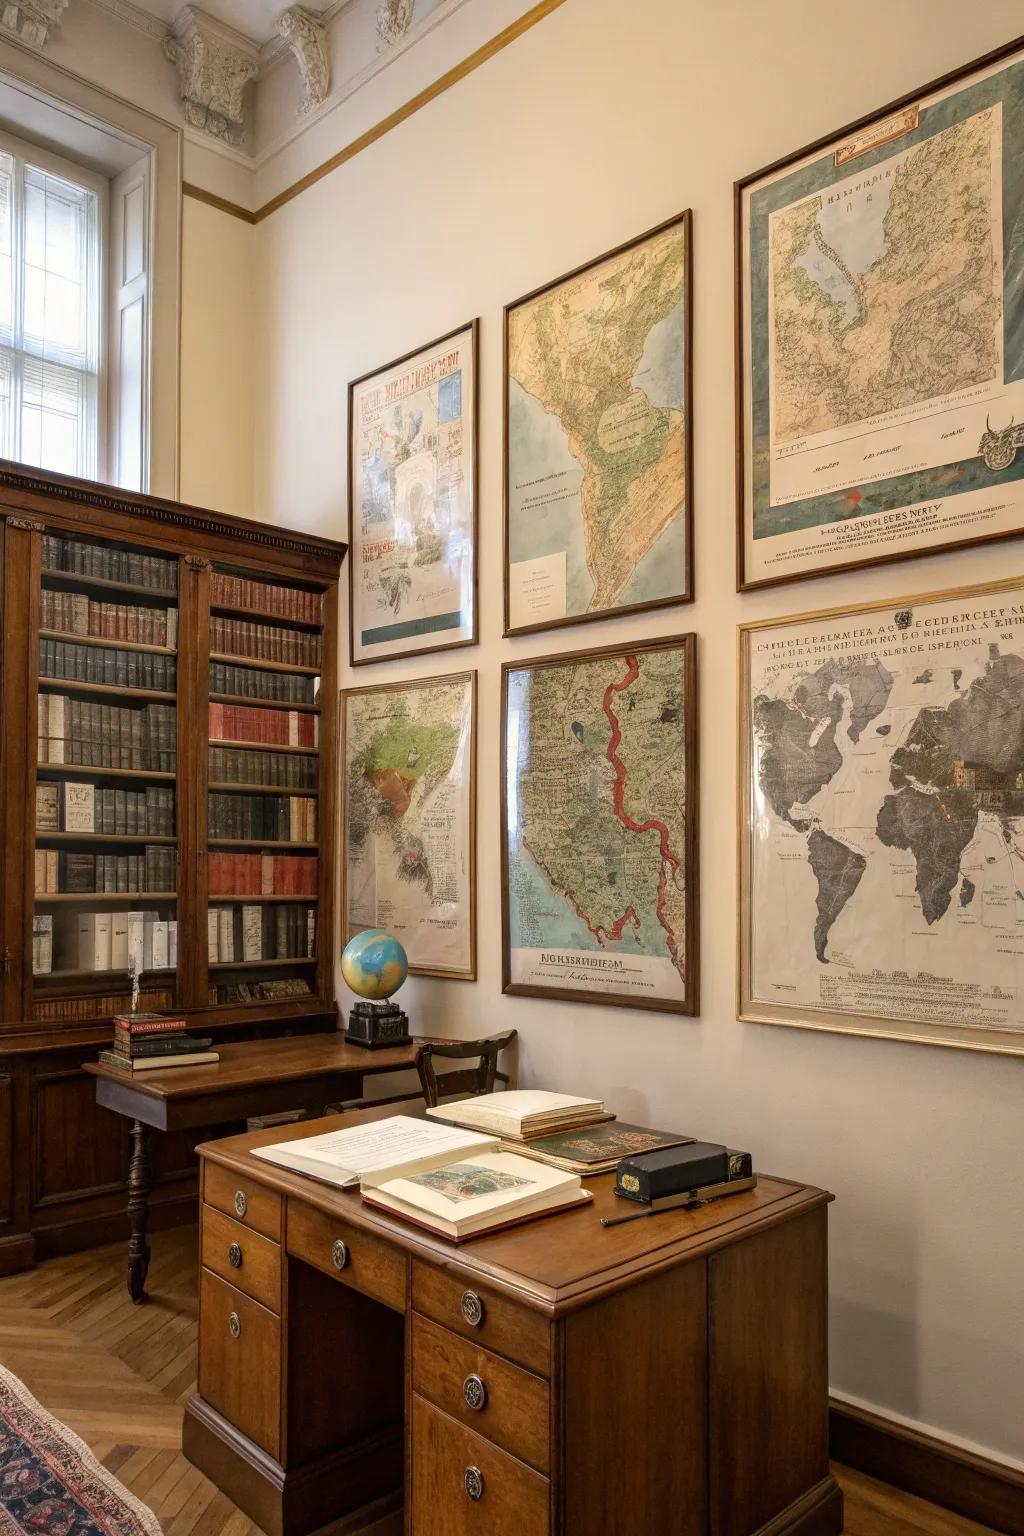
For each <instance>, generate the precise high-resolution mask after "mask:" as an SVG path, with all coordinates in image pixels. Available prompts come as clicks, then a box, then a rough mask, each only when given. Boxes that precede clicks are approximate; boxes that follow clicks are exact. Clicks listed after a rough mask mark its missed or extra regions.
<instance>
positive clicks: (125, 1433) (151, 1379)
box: [0, 1227, 993, 1536]
mask: <svg viewBox="0 0 1024 1536" xmlns="http://www.w3.org/2000/svg"><path fill="white" fill-rule="evenodd" d="M124 1278H125V1250H124V1247H123V1246H122V1245H117V1246H113V1247H107V1248H96V1249H93V1250H92V1251H91V1252H89V1253H80V1254H75V1255H73V1256H72V1257H71V1258H66V1259H52V1260H50V1261H49V1262H48V1263H46V1264H42V1265H40V1266H39V1268H38V1269H34V1270H30V1271H28V1272H26V1273H25V1274H21V1275H13V1276H10V1277H8V1278H6V1279H2V1280H0V1363H2V1364H3V1365H5V1366H6V1367H7V1368H8V1370H11V1371H13V1372H14V1374H15V1375H16V1376H18V1377H20V1378H21V1380H22V1381H24V1382H25V1384H26V1385H27V1386H28V1388H29V1390H30V1391H31V1392H33V1393H34V1394H35V1396H36V1397H37V1398H38V1399H39V1401H40V1402H41V1403H42V1404H43V1406H44V1407H45V1408H47V1409H49V1411H50V1412H51V1413H52V1414H54V1415H55V1416H56V1417H57V1418H58V1419H61V1420H62V1421H63V1422H64V1423H65V1424H68V1425H70V1427H71V1428H72V1429H74V1430H75V1431H76V1432H77V1433H78V1434H79V1435H81V1437H82V1439H83V1440H85V1441H86V1442H87V1444H88V1445H90V1446H91V1447H92V1449H93V1451H94V1452H95V1454H96V1455H97V1456H98V1457H99V1458H100V1460H101V1461H102V1462H103V1463H104V1465H105V1466H107V1467H108V1468H109V1469H110V1471H111V1472H114V1473H116V1475H117V1476H118V1477H119V1478H120V1479H121V1481H122V1482H123V1483H125V1484H126V1485H127V1487H128V1488H130V1489H131V1490H132V1492H133V1493H135V1494H136V1495H137V1496H138V1497H139V1498H140V1499H142V1500H144V1501H145V1503H146V1504H148V1505H149V1507H150V1508H151V1509H152V1510H153V1511H154V1513H155V1514H156V1515H157V1518H158V1519H159V1520H160V1523H161V1525H162V1526H163V1528H164V1531H165V1533H166V1536H260V1532H259V1531H258V1529H257V1527H256V1526H254V1525H253V1523H252V1521H251V1520H249V1519H248V1517H247V1516H245V1515H243V1514H242V1513H241V1511H240V1510H238V1509H237V1508H236V1507H235V1505H234V1504H232V1503H231V1501H230V1500H229V1499H227V1498H225V1496H224V1495H223V1494H222V1493H219V1492H218V1491H217V1489H216V1488H214V1486H213V1485H212V1483H209V1482H207V1480H206V1478H205V1477H203V1475H202V1473H200V1472H198V1471H197V1470H196V1469H195V1467H192V1466H190V1465H189V1463H188V1462H187V1461H186V1460H185V1459H184V1457H183V1456H182V1454H181V1411H182V1405H183V1404H184V1402H185V1401H186V1399H187V1398H188V1397H189V1396H191V1394H192V1393H193V1392H194V1391H195V1372H196V1233H195V1229H194V1228H189V1227H182V1228H179V1229H177V1230H176V1231H173V1232H163V1233H158V1234H157V1236H156V1237H155V1238H154V1239H153V1263H152V1267H151V1269H150V1272H149V1282H148V1286H149V1291H150V1297H151V1299H150V1301H149V1302H147V1304H146V1305H145V1306H142V1307H133V1306H132V1304H131V1302H130V1301H129V1299H128V1295H127V1293H126V1291H125V1286H124ZM835 1471H836V1476H837V1477H838V1478H839V1481H840V1482H841V1483H842V1485H843V1491H844V1493H845V1494H846V1533H847V1536H993V1533H990V1532H988V1530H987V1528H986V1527H983V1526H980V1525H975V1524H974V1523H973V1522H972V1521H970V1520H962V1519H960V1518H959V1516H957V1515H950V1514H947V1513H946V1511H945V1510H941V1509H936V1508H934V1506H932V1505H930V1504H925V1503H924V1502H922V1500H920V1499H915V1498H911V1497H910V1496H909V1495H908V1494H903V1493H899V1492H897V1491H896V1490H894V1489H891V1488H888V1487H886V1486H885V1484H883V1483H877V1482H874V1481H872V1479H871V1478H867V1477H862V1476H861V1475H860V1474H859V1473H856V1472H849V1471H847V1470H846V1469H845V1468H843V1467H837V1468H836V1469H835ZM342 1529H343V1527H342V1526H334V1527H331V1533H332V1536H341V1532H342ZM348 1529H349V1531H351V1527H348ZM400 1531H401V1521H400V1519H399V1518H397V1517H395V1518H392V1519H390V1520H383V1521H379V1522H377V1523H376V1524H375V1525H374V1526H373V1527H372V1528H371V1529H366V1528H365V1527H364V1530H363V1532H362V1536H397V1533H399V1532H400ZM353 1536H354V1533H353ZM574 1536H575V1533H574ZM579 1536H583V1533H582V1532H581V1533H579ZM651 1536H653V1533H651Z"/></svg>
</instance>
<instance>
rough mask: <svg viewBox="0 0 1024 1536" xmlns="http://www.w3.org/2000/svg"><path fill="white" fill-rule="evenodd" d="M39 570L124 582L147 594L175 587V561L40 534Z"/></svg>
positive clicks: (174, 589) (133, 550)
mask: <svg viewBox="0 0 1024 1536" xmlns="http://www.w3.org/2000/svg"><path fill="white" fill-rule="evenodd" d="M42 558H43V570H44V571H69V572H71V574H72V575H75V576H91V577H93V579H94V580H98V581H121V582H127V583H128V584H130V585H131V586H133V587H147V588H148V589H149V590H150V591H151V592H167V593H171V592H174V591H176V590H177V586H178V562H177V560H169V559H166V558H165V557H164V556H163V555H146V554H143V553H142V552H141V551H140V550H135V549H113V548H111V547H110V545H108V544H88V543H86V542H85V540H84V539H64V538H61V537H60V536H59V535H57V534H53V533H44V534H43V549H42Z"/></svg>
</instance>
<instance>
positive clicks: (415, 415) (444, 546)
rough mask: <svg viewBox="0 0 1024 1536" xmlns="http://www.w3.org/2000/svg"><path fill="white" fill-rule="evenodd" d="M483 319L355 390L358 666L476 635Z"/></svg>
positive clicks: (352, 648) (352, 614)
mask: <svg viewBox="0 0 1024 1536" xmlns="http://www.w3.org/2000/svg"><path fill="white" fill-rule="evenodd" d="M476 353H477V322H476V321H475V320H474V321H473V322H472V323H471V324H469V325H465V326H463V327H462V328H461V329H460V330H457V331H452V332H451V333H450V334H449V335H448V336H442V337H441V338H440V340H438V341H434V342H431V343H430V344H429V346H426V347H421V348H419V349H418V350H417V351H415V352H409V353H407V354H406V356H405V357H400V358H398V359H397V361H396V362H393V363H388V364H387V365H386V366H385V367H383V368H377V369H375V370H374V371H373V373H368V374H366V375H365V376H364V377H363V378H361V379H355V380H353V382H352V383H351V384H350V385H349V387H348V505H349V552H348V590H349V655H350V659H351V662H352V665H353V666H354V667H359V666H364V665H365V664H366V663H367V662H372V661H383V660H388V659H391V660H393V659H394V658H395V657H396V656H414V655H418V654H420V653H421V652H423V651H441V650H448V649H450V648H451V647H452V646H457V645H473V644H474V643H475V641H476V637H477V629H476V624H477V617H476V584H477V575H476V541H477V495H476V482H477V441H476V439H477V367H476Z"/></svg>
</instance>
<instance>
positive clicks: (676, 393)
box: [505, 211, 693, 634]
mask: <svg viewBox="0 0 1024 1536" xmlns="http://www.w3.org/2000/svg"><path fill="white" fill-rule="evenodd" d="M690 289H691V270H690V214H689V212H688V211H687V212H686V213H682V214H680V215H679V216H678V218H674V219H671V220H669V222H668V223H666V224H662V225H659V227H658V228H657V229H654V230H650V231H649V232H648V233H647V234H645V235H641V236H639V238H637V239H635V240H631V241H630V242H629V243H628V244H627V245H623V246H620V247H619V248H618V249H617V250H614V251H610V252H609V253H608V254H607V255H606V256H601V257H599V258H598V259H597V260H596V261H592V262H589V263H588V264H587V265H586V266H584V267H580V268H578V269H577V270H576V271H575V272H570V273H569V274H568V275H567V276H566V277H561V278H559V279H557V281H555V282H553V283H549V284H548V285H547V286H545V287H544V288H539V289H537V290H536V291H535V292H534V293H530V294H527V295H526V297H525V298H522V299H517V300H516V302H515V303H514V304H509V305H507V306H506V308H505V633H506V634H518V633H523V632H525V631H528V630H541V629H551V628H554V627H555V626H556V625H562V624H577V623H582V622H584V621H585V620H588V619H599V618H602V617H605V616H606V615H608V614H619V613H633V612H637V611H639V610H641V609H645V608H659V607H662V606H664V605H665V604H667V603H682V602H689V601H690V600H692V598H693V532H692V530H693V506H692V491H691V486H692V474H691V458H692V453H691V433H690V414H691V413H690V371H691V370H690V355H691V347H690Z"/></svg>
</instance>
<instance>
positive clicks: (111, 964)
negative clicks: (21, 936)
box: [32, 911, 178, 976]
mask: <svg viewBox="0 0 1024 1536" xmlns="http://www.w3.org/2000/svg"><path fill="white" fill-rule="evenodd" d="M133 962H134V965H135V967H136V969H137V970H139V971H163V970H168V969H173V968H174V966H176V965H177V963H178V924H177V922H176V921H175V920H174V919H173V918H165V917H161V916H160V914H159V912H77V911H76V912H58V913H56V914H51V913H39V912H37V913H36V915H35V917H34V918H33V919H32V971H33V974H34V975H36V976H48V975H49V974H50V972H51V971H53V970H57V971H126V970H128V968H129V965H130V964H131V963H133Z"/></svg>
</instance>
